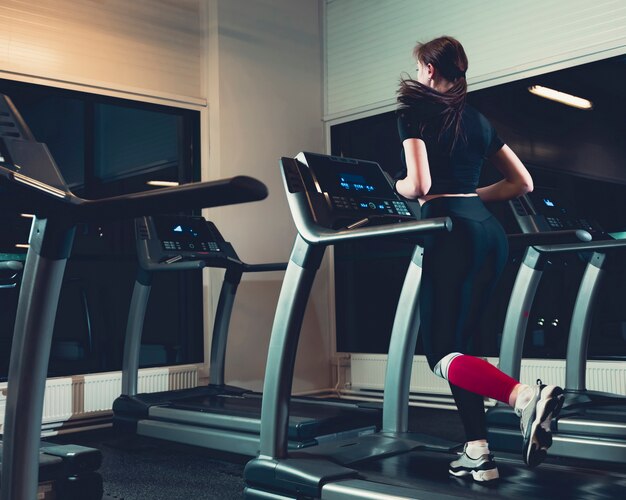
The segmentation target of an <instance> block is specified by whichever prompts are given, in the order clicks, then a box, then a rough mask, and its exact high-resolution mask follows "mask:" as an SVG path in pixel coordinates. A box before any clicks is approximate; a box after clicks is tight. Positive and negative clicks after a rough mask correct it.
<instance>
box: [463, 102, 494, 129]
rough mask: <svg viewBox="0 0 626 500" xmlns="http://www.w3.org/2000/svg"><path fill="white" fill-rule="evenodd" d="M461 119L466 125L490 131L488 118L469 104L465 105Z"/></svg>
mask: <svg viewBox="0 0 626 500" xmlns="http://www.w3.org/2000/svg"><path fill="white" fill-rule="evenodd" d="M463 118H464V120H465V121H466V123H467V124H468V125H469V124H470V123H474V124H475V125H476V126H479V127H480V128H486V129H491V128H492V127H493V125H492V124H491V121H490V120H489V118H487V117H486V116H485V115H483V114H482V113H481V112H480V111H478V110H477V109H476V108H475V107H473V106H471V105H469V104H466V105H465V108H464V109H463Z"/></svg>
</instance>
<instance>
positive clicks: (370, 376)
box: [348, 354, 626, 396]
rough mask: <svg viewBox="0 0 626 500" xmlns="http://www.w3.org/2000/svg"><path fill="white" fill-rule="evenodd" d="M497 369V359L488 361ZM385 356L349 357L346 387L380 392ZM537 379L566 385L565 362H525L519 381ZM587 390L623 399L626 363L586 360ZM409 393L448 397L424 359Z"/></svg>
mask: <svg viewBox="0 0 626 500" xmlns="http://www.w3.org/2000/svg"><path fill="white" fill-rule="evenodd" d="M488 361H489V362H490V363H492V364H494V365H496V366H497V364H498V358H488ZM386 366H387V356H386V355H384V354H351V355H350V376H349V378H348V387H350V388H351V389H353V390H382V389H383V388H384V383H385V369H386ZM537 379H541V380H542V381H543V382H544V383H550V384H557V385H563V384H564V383H565V360H554V359H524V360H523V361H522V370H521V381H522V382H524V383H526V384H531V385H532V384H534V383H535V382H536V380H537ZM587 388H588V389H590V390H596V391H604V392H610V393H613V394H621V395H624V396H626V363H624V362H619V361H588V362H587ZM411 392H414V393H421V394H441V395H449V394H450V388H449V387H448V384H447V382H446V381H445V380H443V379H440V378H439V377H436V376H435V375H433V373H432V372H431V371H430V368H429V366H428V363H427V362H426V358H425V357H424V356H415V357H414V358H413V371H412V373H411Z"/></svg>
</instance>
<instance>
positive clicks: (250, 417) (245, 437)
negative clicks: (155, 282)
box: [113, 215, 381, 456]
mask: <svg viewBox="0 0 626 500" xmlns="http://www.w3.org/2000/svg"><path fill="white" fill-rule="evenodd" d="M135 233H136V236H137V255H138V259H139V268H138V273H137V278H136V281H135V287H134V290H133V298H132V301H131V307H130V311H129V315H128V324H127V331H126V341H125V345H124V360H123V368H122V395H121V396H120V397H119V398H117V399H116V400H115V402H114V403H113V412H114V424H115V426H116V427H117V428H119V429H121V430H123V431H130V432H132V433H137V434H140V435H143V436H150V437H155V438H160V439H166V440H169V441H175V442H180V443H186V444H191V445H195V446H201V447H205V448H210V449H215V450H221V451H228V452H233V453H238V454H242V455H250V456H254V455H256V454H257V453H258V450H259V429H260V425H261V424H260V417H261V398H262V394H261V393H259V392H254V391H251V390H248V389H244V388H241V387H233V386H229V385H226V384H225V383H224V368H225V359H226V344H227V339H228V329H229V323H230V318H231V314H232V310H233V304H234V302H235V296H236V292H237V287H238V285H239V283H240V281H241V278H242V276H243V274H244V273H251V272H255V273H258V272H267V271H282V270H285V268H286V267H287V264H286V263H272V264H246V263H244V262H242V261H241V259H240V258H239V256H238V255H237V253H236V252H235V249H234V248H233V246H232V245H231V244H230V243H229V242H227V241H226V240H225V239H224V237H223V236H222V235H221V233H220V232H219V230H218V229H217V227H216V226H215V224H213V223H212V222H210V221H207V220H205V219H204V218H203V217H195V216H184V215H176V216H146V217H140V218H137V219H135ZM205 267H212V268H222V269H224V270H225V274H224V280H223V282H222V288H221V292H220V298H219V302H218V306H217V311H216V314H215V319H214V326H213V339H212V344H211V354H210V360H211V364H210V373H209V377H210V378H209V380H210V383H209V384H208V385H207V386H201V387H194V388H190V389H182V390H176V391H164V392H158V393H145V394H138V393H137V378H138V370H139V352H140V347H141V335H142V331H143V323H144V318H145V313H146V308H147V304H148V299H149V296H150V288H151V282H152V278H153V276H154V273H157V272H168V271H170V272H171V271H184V270H186V271H190V270H197V271H201V270H202V269H204V268H205ZM367 406H368V405H365V407H362V408H361V407H359V406H358V405H357V404H355V403H352V402H342V401H332V400H325V399H321V398H312V397H310V398H303V397H299V398H292V400H291V406H290V420H289V447H290V448H291V449H296V448H306V447H309V446H315V445H317V444H319V443H321V442H324V441H327V440H332V439H339V438H343V437H350V436H355V435H357V436H358V435H360V434H365V433H372V432H374V431H375V430H376V429H377V428H378V427H380V415H381V412H380V409H375V408H372V407H371V405H370V407H367Z"/></svg>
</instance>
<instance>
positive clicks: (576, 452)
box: [487, 189, 626, 464]
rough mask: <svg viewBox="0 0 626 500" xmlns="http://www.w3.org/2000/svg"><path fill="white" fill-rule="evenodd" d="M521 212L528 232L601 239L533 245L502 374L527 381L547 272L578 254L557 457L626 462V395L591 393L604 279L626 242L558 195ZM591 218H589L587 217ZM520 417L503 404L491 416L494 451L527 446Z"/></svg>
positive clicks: (513, 309)
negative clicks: (595, 323) (590, 359)
mask: <svg viewBox="0 0 626 500" xmlns="http://www.w3.org/2000/svg"><path fill="white" fill-rule="evenodd" d="M510 204H511V208H512V211H513V214H514V216H515V219H516V221H517V222H518V224H519V226H520V228H521V229H522V231H523V232H525V233H534V234H541V233H549V232H550V231H554V230H558V229H561V228H570V229H584V230H587V231H589V232H590V233H591V234H592V236H593V241H589V242H581V243H575V244H568V245H550V246H544V245H537V246H532V247H529V248H528V249H527V250H526V252H525V254H524V257H523V261H522V263H521V265H520V269H519V272H518V275H517V279H516V282H515V285H514V287H513V292H512V295H511V299H510V303H509V308H508V310H507V317H506V320H505V325H504V330H503V334H502V343H501V346H500V368H501V369H502V370H503V371H504V372H506V373H508V374H509V375H511V376H512V377H514V378H519V374H520V368H521V363H522V354H523V353H522V351H523V347H524V337H525V334H526V326H527V323H528V314H521V312H522V310H524V311H530V308H531V306H532V303H533V300H534V297H535V293H536V290H537V287H538V285H539V282H540V280H541V277H542V274H543V270H544V268H545V267H546V265H547V263H548V261H549V259H550V258H552V257H553V256H555V255H562V254H571V253H576V254H578V255H579V256H580V258H581V259H582V260H583V261H584V262H585V271H584V274H583V276H582V279H581V281H580V285H579V287H578V293H577V297H576V301H575V304H574V309H573V312H572V320H571V325H570V330H569V335H568V344H567V351H566V362H565V366H566V368H565V386H564V390H565V399H564V404H563V408H562V410H561V413H560V416H559V418H558V419H555V420H553V422H552V436H553V437H552V439H553V445H552V447H551V448H550V452H549V453H550V455H551V456H563V457H572V458H579V459H586V460H598V461H605V462H612V463H621V464H624V463H626V396H623V395H618V394H608V393H603V392H598V391H590V390H587V388H586V379H585V378H586V363H587V346H588V344H589V335H590V329H591V318H592V315H593V309H594V301H595V297H596V293H597V290H598V286H599V284H600V282H601V279H602V275H603V273H604V271H603V267H604V266H605V263H606V260H607V254H609V253H616V252H619V254H620V255H619V257H618V258H621V259H623V258H624V256H625V254H624V252H625V251H626V240H624V239H615V238H619V237H620V235H619V234H614V235H613V236H612V235H610V234H607V233H605V232H604V231H603V229H602V227H601V226H600V225H599V224H598V223H597V222H596V221H593V220H591V219H590V218H588V217H584V216H581V215H580V214H577V213H576V212H575V210H574V208H573V207H571V206H568V204H567V203H566V202H565V201H563V200H559V199H558V196H556V194H554V193H551V192H549V191H547V192H546V191H542V190H541V189H538V190H536V191H535V192H534V193H532V194H531V195H525V196H523V197H521V198H520V199H519V200H516V201H514V202H510ZM583 215H584V214H583ZM516 422H517V419H516V418H515V416H514V414H513V412H512V411H511V410H510V409H509V408H508V407H505V406H504V405H502V404H498V405H496V406H495V407H494V408H492V409H490V410H489V411H488V412H487V423H488V427H489V444H490V446H492V447H493V448H494V449H501V450H506V451H508V450H512V449H518V448H519V446H520V445H521V438H520V436H519V433H518V432H516V430H517V427H518V424H517V423H516Z"/></svg>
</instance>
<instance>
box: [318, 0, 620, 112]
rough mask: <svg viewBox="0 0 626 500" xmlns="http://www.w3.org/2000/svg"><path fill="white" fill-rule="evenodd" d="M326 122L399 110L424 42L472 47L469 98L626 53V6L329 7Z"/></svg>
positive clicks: (478, 0) (354, 2)
mask: <svg viewBox="0 0 626 500" xmlns="http://www.w3.org/2000/svg"><path fill="white" fill-rule="evenodd" d="M325 1H326V3H327V7H326V18H325V22H326V23H325V31H326V47H327V50H326V59H325V62H326V82H327V83H326V107H325V116H326V119H328V120H331V119H337V118H339V117H345V116H348V115H354V114H358V113H359V112H363V111H369V110H373V109H376V108H380V109H381V112H382V111H387V110H390V109H394V105H395V102H394V101H395V95H396V94H395V93H396V91H397V88H398V81H399V78H400V75H401V73H402V72H408V73H410V74H412V75H414V74H415V61H414V60H413V57H412V50H413V47H414V46H415V43H416V42H417V41H423V42H425V41H428V40H430V39H432V38H435V37H437V36H441V35H450V36H454V37H455V38H457V39H459V40H460V41H461V43H463V45H464V47H465V49H466V52H467V55H468V58H469V68H468V72H467V76H468V84H469V87H470V90H472V89H478V88H481V87H486V86H491V85H495V84H497V83H504V82H505V81H511V80H516V79H520V78H523V77H526V76H531V74H533V73H534V74H537V73H543V72H547V71H552V70H556V69H560V68H563V67H568V66H573V65H576V64H582V63H583V62H589V61H591V60H596V59H602V58H605V57H609V56H611V55H617V54H619V53H624V52H626V2H624V1H623V0H596V1H594V2H589V1H588V0H550V1H547V2H546V1H544V0H525V1H523V2H521V1H517V0H440V1H438V2H431V1H426V0H383V1H375V0H325Z"/></svg>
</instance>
